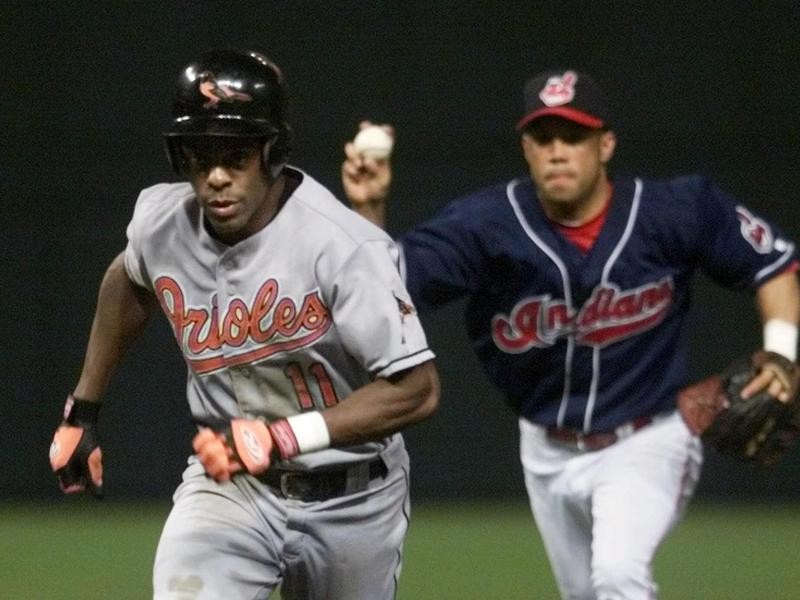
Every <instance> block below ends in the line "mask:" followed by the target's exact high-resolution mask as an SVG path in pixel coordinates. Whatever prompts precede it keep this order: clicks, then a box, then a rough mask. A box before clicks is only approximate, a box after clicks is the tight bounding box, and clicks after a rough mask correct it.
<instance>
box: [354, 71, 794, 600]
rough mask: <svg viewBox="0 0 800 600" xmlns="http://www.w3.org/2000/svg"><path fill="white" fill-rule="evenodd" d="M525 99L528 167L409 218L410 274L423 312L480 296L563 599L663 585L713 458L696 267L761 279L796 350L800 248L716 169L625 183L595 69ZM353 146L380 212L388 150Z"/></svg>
mask: <svg viewBox="0 0 800 600" xmlns="http://www.w3.org/2000/svg"><path fill="white" fill-rule="evenodd" d="M524 98H525V112H524V114H523V115H522V118H521V119H520V120H519V122H518V124H517V129H518V131H519V132H520V141H521V146H522V152H523V155H524V157H525V160H526V162H527V163H528V166H529V170H530V172H529V174H527V175H525V176H522V177H519V178H517V179H514V180H512V181H509V182H506V183H502V184H499V185H494V186H491V187H487V188H486V189H482V190H479V191H477V192H475V193H473V194H470V195H468V196H466V197H465V198H461V199H459V200H456V201H454V202H452V203H451V204H449V205H448V206H446V207H445V208H444V209H443V210H442V211H441V212H439V213H438V214H437V215H436V216H434V217H433V218H432V219H431V220H430V221H428V222H426V223H423V224H422V225H419V226H417V227H416V228H414V229H413V230H411V231H409V232H408V233H406V234H405V235H404V236H402V238H401V239H400V247H401V248H400V249H401V257H402V258H401V269H402V272H403V273H404V276H405V281H406V285H407V286H408V289H409V291H410V293H411V297H412V299H413V300H414V302H415V303H416V306H417V307H418V308H420V309H432V308H435V307H437V306H441V305H443V304H445V303H447V302H448V301H450V300H453V299H455V298H458V297H463V296H466V297H467V299H468V304H467V308H466V311H467V315H466V321H467V330H468V335H469V337H470V339H471V341H472V345H473V348H474V350H475V352H476V353H477V356H478V358H479V359H480V361H481V363H482V365H483V368H484V370H485V372H486V374H487V375H488V377H489V378H490V379H491V380H492V382H493V383H494V384H496V385H497V386H498V387H499V388H500V389H501V390H502V391H503V392H504V393H505V395H506V397H507V399H508V403H509V404H510V405H511V407H512V408H513V410H515V411H516V413H517V414H518V415H519V430H520V458H521V461H522V467H523V471H524V475H525V484H526V488H527V491H528V495H529V498H530V504H531V508H532V511H533V515H534V518H535V520H536V523H537V526H538V529H539V531H540V533H541V535H542V538H543V540H544V545H545V548H546V550H547V554H548V556H549V559H550V562H551V566H552V569H553V572H554V575H555V579H556V582H557V584H558V588H559V590H560V592H561V595H562V597H563V598H570V599H590V598H591V599H595V598H597V599H601V600H606V599H612V598H613V599H621V598H623V599H631V600H633V599H645V598H648V599H650V598H654V597H655V596H656V589H657V588H656V584H655V583H654V581H653V573H652V564H653V556H654V554H655V552H656V549H657V548H658V546H659V544H660V543H661V541H662V540H663V539H664V537H665V536H666V535H667V533H668V532H669V531H670V530H671V529H672V527H674V525H675V524H676V522H677V521H678V519H679V518H680V516H681V514H682V511H683V509H684V508H685V505H686V503H687V501H688V499H689V498H690V496H691V494H692V493H693V490H694V488H695V485H696V483H697V480H698V476H699V473H700V466H701V459H702V447H701V442H700V439H699V438H698V437H697V436H695V435H693V434H692V433H690V431H689V429H688V428H687V426H686V424H685V423H684V422H683V420H682V419H681V417H680V415H679V413H678V412H677V411H676V395H677V394H678V391H679V389H680V388H681V387H682V386H684V385H685V384H686V383H687V371H688V368H687V367H688V365H687V361H688V339H687V335H686V328H687V314H688V309H689V303H690V284H691V281H692V278H693V275H694V274H695V272H696V271H697V270H698V269H699V270H702V271H704V272H705V273H706V274H708V275H709V276H710V277H711V278H712V279H714V280H715V281H716V282H718V283H719V284H721V285H723V286H725V287H728V288H733V289H739V290H749V291H751V292H753V293H754V294H755V298H756V304H757V306H758V309H759V312H760V316H761V318H762V320H763V323H764V346H765V348H766V349H767V350H771V351H774V352H778V353H780V354H782V355H784V356H786V357H788V358H790V359H791V360H795V359H796V348H797V322H798V313H799V312H800V291H798V283H797V279H796V275H795V270H796V268H797V262H796V258H795V245H794V243H792V242H791V241H790V240H789V239H788V238H787V237H786V235H785V234H784V233H783V232H781V231H780V230H779V229H778V228H777V227H776V226H775V225H773V224H771V223H769V222H768V221H766V220H765V219H763V218H762V217H760V216H759V215H757V214H756V213H755V212H753V211H751V210H749V209H748V208H746V207H745V206H744V205H743V204H741V203H740V202H738V201H737V200H735V199H734V198H732V197H731V196H729V195H728V194H726V193H725V192H723V191H722V190H720V189H719V188H717V187H716V186H715V185H714V184H712V183H711V182H710V181H709V180H708V179H706V178H704V177H700V176H689V177H681V178H677V179H673V180H671V181H652V180H649V179H644V178H634V179H622V178H619V179H618V178H613V179H612V178H610V177H609V176H608V173H607V167H608V164H609V161H611V159H612V157H613V155H614V149H615V146H616V138H615V136H614V133H613V131H612V130H611V128H610V122H609V119H608V111H607V108H606V104H605V102H604V100H603V97H602V94H601V90H600V89H599V88H598V86H597V85H596V84H595V82H594V81H593V80H592V79H591V78H590V77H588V76H587V75H585V74H582V73H579V72H577V71H573V70H567V71H549V72H545V73H541V74H539V75H537V76H535V77H533V78H532V79H531V80H529V81H528V82H527V83H526V85H525V87H524ZM345 152H346V160H345V162H344V164H343V167H342V175H343V182H344V187H345V191H346V193H347V195H348V197H349V198H350V200H351V202H352V203H353V207H354V209H355V210H357V211H359V212H361V213H362V214H364V215H365V216H367V217H368V218H371V219H373V220H374V221H375V222H376V223H378V224H382V220H383V214H385V202H386V196H387V193H388V188H389V181H390V177H391V170H390V165H389V163H388V161H385V160H383V161H381V160H379V161H376V160H374V159H366V158H364V157H363V156H361V155H359V153H358V152H357V149H356V148H355V147H354V145H353V143H348V144H347V145H346V147H345ZM763 388H768V389H769V391H770V393H772V394H773V395H774V396H775V397H779V396H782V395H784V394H785V393H786V390H785V389H783V387H782V383H781V381H779V380H778V379H777V378H774V376H773V373H772V371H771V370H768V369H764V370H762V371H761V372H760V373H759V374H757V375H756V376H755V377H754V379H753V380H752V381H751V383H750V384H748V386H747V388H746V389H745V390H744V392H743V393H744V394H752V393H754V392H755V391H757V390H761V389H763Z"/></svg>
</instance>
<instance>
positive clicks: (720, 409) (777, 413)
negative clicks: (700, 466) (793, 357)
mask: <svg viewBox="0 0 800 600" xmlns="http://www.w3.org/2000/svg"><path fill="white" fill-rule="evenodd" d="M762 370H769V371H772V373H773V375H774V377H776V378H777V379H778V380H779V381H780V382H781V384H782V386H783V389H784V390H786V391H787V395H788V399H787V400H786V401H785V402H784V401H781V400H778V399H777V398H775V397H773V396H772V395H771V394H770V393H769V392H768V391H767V390H766V389H763V390H761V391H759V392H757V393H756V394H754V395H753V396H751V397H749V398H747V399H744V398H742V397H741V391H742V389H743V388H744V387H745V386H746V385H747V384H748V383H749V382H750V381H752V380H753V378H754V377H756V376H757V375H758V373H760V372H761V371H762ZM799 389H800V369H799V368H798V366H797V365H796V364H794V363H793V362H791V361H790V360H788V359H787V358H785V357H784V356H782V355H780V354H777V353H775V352H767V351H765V350H759V351H758V352H755V353H754V354H753V355H752V356H750V357H748V358H743V359H739V360H737V361H734V362H733V363H732V364H731V365H730V366H729V367H728V368H727V369H726V370H725V371H724V372H723V373H722V375H721V376H713V377H709V378H708V379H705V380H703V381H701V382H699V383H696V384H694V385H691V386H689V387H687V388H685V389H683V390H681V392H680V394H679V395H678V407H679V409H680V411H681V414H682V415H683V418H684V421H686V424H687V425H688V426H689V429H691V430H692V431H693V432H694V433H695V434H698V435H701V436H702V439H703V441H704V442H705V443H707V444H709V445H711V446H713V447H714V448H716V449H717V450H718V451H719V452H721V453H722V454H727V455H729V456H732V457H734V458H737V459H739V460H742V461H748V462H754V463H756V464H760V465H765V466H772V465H774V464H775V463H777V462H778V461H779V460H780V459H781V458H782V457H783V456H784V454H786V452H787V451H788V450H789V448H791V446H792V445H793V444H794V442H795V441H796V439H797V437H798V436H800V401H799V400H798V390H799Z"/></svg>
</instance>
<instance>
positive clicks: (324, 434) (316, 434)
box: [286, 411, 331, 454]
mask: <svg viewBox="0 0 800 600" xmlns="http://www.w3.org/2000/svg"><path fill="white" fill-rule="evenodd" d="M286 421H287V422H288V423H289V425H290V426H291V427H292V431H293V432H294V437H295V439H297V446H298V449H299V450H300V453H301V454H304V453H306V452H314V451H315V450H323V449H324V448H327V447H328V446H330V445H331V436H330V434H329V433H328V426H327V425H326V424H325V419H324V418H323V417H322V414H321V413H320V412H318V411H314V412H307V413H302V414H300V415H292V416H291V417H287V418H286Z"/></svg>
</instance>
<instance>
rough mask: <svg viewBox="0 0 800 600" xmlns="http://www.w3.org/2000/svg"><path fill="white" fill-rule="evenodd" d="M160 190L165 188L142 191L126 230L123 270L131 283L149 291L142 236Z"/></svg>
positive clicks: (150, 286) (149, 285) (149, 283)
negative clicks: (126, 239)
mask: <svg viewBox="0 0 800 600" xmlns="http://www.w3.org/2000/svg"><path fill="white" fill-rule="evenodd" d="M162 189H166V186H162V185H157V186H153V187H151V188H147V189H145V190H142V192H141V193H140V194H139V197H138V199H137V200H136V206H135V208H134V209H133V216H132V217H131V220H130V222H129V223H128V227H127V229H126V234H127V237H128V245H127V246H126V247H125V270H126V271H127V273H128V277H130V279H131V281H132V282H134V283H135V284H137V285H139V286H141V287H143V288H145V289H148V290H151V291H152V290H153V284H152V282H151V281H150V277H149V276H148V274H147V265H146V263H145V258H144V255H145V253H144V244H145V242H144V240H145V237H144V234H145V232H147V231H148V229H149V225H148V224H149V223H150V220H151V218H152V216H153V214H154V212H155V211H156V208H157V203H158V200H159V198H160V195H159V194H160V193H161V190H162Z"/></svg>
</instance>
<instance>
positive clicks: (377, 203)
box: [351, 200, 386, 229]
mask: <svg viewBox="0 0 800 600" xmlns="http://www.w3.org/2000/svg"><path fill="white" fill-rule="evenodd" d="M351 207H352V209H353V210H354V211H355V212H357V213H358V214H359V215H361V216H362V217H364V218H365V219H367V220H368V221H370V222H372V223H373V224H375V225H377V226H378V227H380V228H381V229H386V202H385V200H374V201H371V202H364V203H361V204H355V203H353V204H351Z"/></svg>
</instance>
